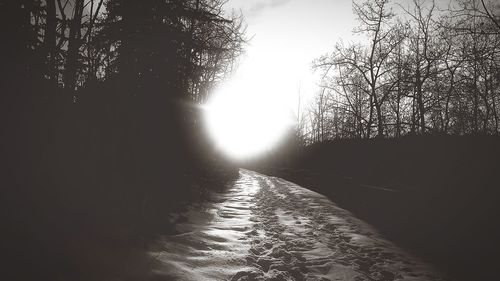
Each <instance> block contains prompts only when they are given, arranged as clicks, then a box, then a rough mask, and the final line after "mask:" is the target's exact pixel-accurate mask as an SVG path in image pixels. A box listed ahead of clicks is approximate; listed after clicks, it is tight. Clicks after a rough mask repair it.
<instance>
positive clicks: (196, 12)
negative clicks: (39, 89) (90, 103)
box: [2, 0, 245, 102]
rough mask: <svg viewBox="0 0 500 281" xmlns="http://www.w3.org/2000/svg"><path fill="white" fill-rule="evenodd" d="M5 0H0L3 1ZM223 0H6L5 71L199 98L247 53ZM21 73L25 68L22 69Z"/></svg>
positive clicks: (239, 22)
mask: <svg viewBox="0 0 500 281" xmlns="http://www.w3.org/2000/svg"><path fill="white" fill-rule="evenodd" d="M2 2H3V1H2ZM223 4H224V1H221V0H190V1H181V0H170V1H155V0H151V1H124V0H21V1H5V2H4V3H3V4H2V10H3V12H4V13H5V17H4V21H5V22H4V25H3V28H5V30H6V34H5V35H10V36H6V38H9V40H8V41H7V42H6V44H5V45H7V46H4V48H6V50H5V51H10V52H8V53H7V54H8V61H9V64H10V65H4V69H3V70H4V71H5V72H6V73H8V72H10V73H12V72H13V71H14V70H16V69H17V70H18V72H16V73H12V74H13V75H11V77H12V76H15V77H19V74H21V75H24V76H29V77H34V78H37V79H39V80H40V79H43V80H44V82H46V83H49V84H51V85H52V86H53V87H58V88H63V89H65V90H67V91H68V92H69V93H68V95H72V96H73V97H72V98H74V99H75V102H76V100H77V99H78V94H76V91H75V90H78V89H81V88H84V87H85V86H87V85H90V84H92V83H95V82H102V81H110V80H113V79H115V80H117V79H120V80H121V82H125V83H127V84H128V85H129V86H131V87H133V88H145V87H147V88H149V89H153V88H163V89H169V90H170V91H171V93H170V94H171V95H174V94H173V93H174V92H175V93H176V94H175V95H177V96H178V97H182V98H186V99H190V100H194V101H197V102H201V101H203V100H204V99H206V96H207V95H208V92H209V91H210V89H211V88H212V87H213V86H214V84H215V83H217V82H219V81H220V80H221V78H222V77H223V76H224V75H226V74H227V73H229V72H230V71H231V69H232V68H233V67H234V63H235V59H236V58H237V57H238V55H239V54H241V53H242V51H243V43H244V41H245V39H244V29H245V28H244V23H243V19H242V17H241V16H239V15H236V14H232V15H226V14H225V13H224V9H223ZM19 71H21V72H24V73H19Z"/></svg>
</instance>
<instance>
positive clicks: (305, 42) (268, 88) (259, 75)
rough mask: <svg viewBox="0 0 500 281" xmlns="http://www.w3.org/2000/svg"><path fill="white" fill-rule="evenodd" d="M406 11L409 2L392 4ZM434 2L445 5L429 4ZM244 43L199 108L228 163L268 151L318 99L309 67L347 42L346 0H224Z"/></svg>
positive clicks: (350, 21)
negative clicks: (238, 17) (236, 15)
mask: <svg viewBox="0 0 500 281" xmlns="http://www.w3.org/2000/svg"><path fill="white" fill-rule="evenodd" d="M396 1H398V2H399V3H401V4H403V5H407V4H408V3H409V1H412V0H396ZM437 1H440V2H444V1H449V0H437ZM226 9H227V10H228V13H230V12H231V11H233V10H234V11H236V12H239V11H241V12H242V14H243V16H244V17H245V19H246V23H247V24H248V29H247V36H248V37H250V38H251V40H250V43H249V46H247V48H246V54H245V56H244V57H243V58H242V59H241V63H240V66H239V68H238V70H237V71H236V74H235V75H234V76H233V77H232V78H231V79H230V81H228V82H226V83H224V85H222V86H221V87H220V88H219V89H218V90H216V91H215V92H214V95H213V97H212V98H211V100H210V101H209V103H208V104H207V118H206V120H207V122H208V126H209V128H210V129H209V131H210V132H211V135H212V138H213V140H214V141H215V143H216V144H217V146H218V147H219V148H220V149H221V151H223V152H225V153H226V154H228V155H229V156H231V157H234V158H239V159H241V158H248V157H252V156H253V155H258V154H259V153H263V152H265V151H267V150H269V149H272V147H274V146H275V145H276V144H277V143H279V141H280V139H281V138H282V137H283V135H284V133H285V132H286V131H287V130H288V129H289V128H290V127H291V126H293V124H294V122H296V114H297V110H298V105H299V93H300V107H301V115H302V114H303V113H304V111H305V110H306V108H307V107H308V106H309V103H310V101H311V100H312V99H313V97H314V96H315V94H316V93H317V92H318V90H319V87H318V86H317V83H318V82H319V75H320V74H319V73H316V74H313V71H312V68H311V66H312V61H313V60H314V59H316V58H318V57H320V56H321V55H324V54H326V53H329V52H331V51H332V49H333V47H334V45H335V43H336V42H339V41H340V40H341V39H342V40H343V41H344V42H346V41H351V40H352V39H354V37H353V35H352V30H353V28H354V26H355V25H356V24H357V22H356V19H355V16H354V14H353V11H352V0H229V1H228V2H227V4H226Z"/></svg>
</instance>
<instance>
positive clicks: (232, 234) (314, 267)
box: [152, 170, 445, 281]
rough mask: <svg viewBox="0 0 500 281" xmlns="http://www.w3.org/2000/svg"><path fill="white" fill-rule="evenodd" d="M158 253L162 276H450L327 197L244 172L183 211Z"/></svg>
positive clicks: (309, 277)
mask: <svg viewBox="0 0 500 281" xmlns="http://www.w3.org/2000/svg"><path fill="white" fill-rule="evenodd" d="M181 216H182V218H184V220H185V222H183V223H180V224H179V225H178V226H177V230H178V232H179V234H177V235H170V236H165V237H163V239H161V241H159V243H158V245H159V247H158V250H156V251H154V252H153V253H152V255H154V257H155V258H156V259H157V260H158V262H159V266H158V269H157V271H156V272H155V274H156V277H157V278H158V279H157V280H231V281H232V280H241V281H242V280H356V281H361V280H445V279H444V278H442V277H440V276H439V274H437V273H435V272H433V270H432V269H430V268H429V267H427V266H426V265H424V264H422V263H421V262H419V261H417V260H416V259H414V258H412V257H410V256H409V255H407V254H405V253H404V252H402V251H401V250H399V249H398V248H396V247H395V246H394V245H392V244H391V243H390V242H388V241H386V240H384V239H382V238H381V237H380V235H378V234H377V233H376V231H375V230H373V229H372V228H371V227H370V226H368V225H367V224H365V223H363V222H362V221H359V220H358V219H356V218H354V217H353V215H352V214H350V213H349V212H347V211H345V210H343V209H341V208H339V207H337V206H336V205H335V204H334V203H332V202H331V201H330V200H329V199H327V198H326V197H324V196H322V195H320V194H317V193H315V192H312V191H310V190H307V189H305V188H302V187H300V186H298V185H295V184H293V183H290V182H287V181H285V180H282V179H280V178H275V177H268V176H265V175H261V174H258V173H255V172H251V171H247V170H241V171H240V178H239V179H238V181H237V182H235V183H234V185H232V186H231V187H230V188H229V189H228V190H227V191H226V192H224V193H223V194H217V195H215V196H214V202H212V203H209V204H205V205H203V206H192V208H191V209H190V211H188V212H187V213H185V214H182V215H181Z"/></svg>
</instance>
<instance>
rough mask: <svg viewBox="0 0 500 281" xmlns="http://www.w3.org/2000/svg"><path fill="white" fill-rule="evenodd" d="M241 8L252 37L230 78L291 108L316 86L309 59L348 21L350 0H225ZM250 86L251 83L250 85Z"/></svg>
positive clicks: (347, 29)
mask: <svg viewBox="0 0 500 281" xmlns="http://www.w3.org/2000/svg"><path fill="white" fill-rule="evenodd" d="M226 8H227V9H228V10H231V9H234V10H235V11H240V10H241V12H242V13H243V15H244V17H245V19H246V22H247V24H248V29H247V34H248V37H252V39H251V41H250V45H249V46H248V47H247V52H246V56H245V57H244V58H243V59H242V63H241V66H240V68H239V70H238V74H237V75H236V77H235V80H238V81H239V82H238V83H242V84H247V83H248V84H253V85H255V84H260V85H262V87H257V88H258V89H257V90H259V91H265V92H266V95H273V96H275V97H277V98H278V99H279V100H281V101H284V102H285V104H286V106H287V107H288V108H289V109H290V110H293V112H294V113H295V112H296V110H297V105H298V97H299V89H300V93H301V96H302V98H301V103H302V104H303V105H305V104H306V100H307V99H308V98H310V97H312V96H313V94H314V93H315V92H316V91H317V87H316V83H317V79H315V78H314V76H313V74H312V71H311V63H312V61H313V60H314V59H315V58H317V57H319V56H320V55H322V54H325V53H327V52H328V51H330V50H331V49H332V48H333V46H334V44H335V42H336V41H337V40H339V39H340V38H349V37H350V36H351V30H352V28H353V26H354V17H353V15H352V2H351V0H229V2H228V3H227V4H226ZM252 87H255V86H252Z"/></svg>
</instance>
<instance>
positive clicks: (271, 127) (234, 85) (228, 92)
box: [205, 81, 293, 159]
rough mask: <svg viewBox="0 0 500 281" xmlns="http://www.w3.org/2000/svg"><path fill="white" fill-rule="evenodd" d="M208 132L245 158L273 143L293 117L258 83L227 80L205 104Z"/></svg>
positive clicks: (230, 151) (231, 153)
mask: <svg viewBox="0 0 500 281" xmlns="http://www.w3.org/2000/svg"><path fill="white" fill-rule="evenodd" d="M205 121H206V122H207V128H208V133H209V134H210V136H211V137H212V139H213V141H214V142H215V144H216V145H217V147H218V148H219V149H220V150H222V151H223V152H224V153H226V154H227V155H228V156H230V157H233V158H236V159H245V158H249V157H252V156H256V155H258V154H260V153H264V152H266V151H267V150H269V149H271V148H272V147H273V146H275V145H276V144H277V143H278V141H279V140H280V138H281V137H283V135H284V134H285V132H286V131H287V129H288V128H290V126H291V124H292V122H293V120H292V117H291V114H290V113H289V112H288V111H287V110H286V108H285V107H284V106H283V105H282V103H281V104H280V103H279V102H278V100H277V99H276V98H274V97H273V95H272V94H269V93H267V94H266V90H265V89H262V88H260V86H259V85H248V83H242V82H239V83H238V82H235V81H233V82H229V83H226V84H225V85H223V86H222V87H221V88H219V90H218V91H216V92H215V94H214V96H213V97H212V99H211V100H210V101H209V102H208V104H207V105H206V106H205Z"/></svg>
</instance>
